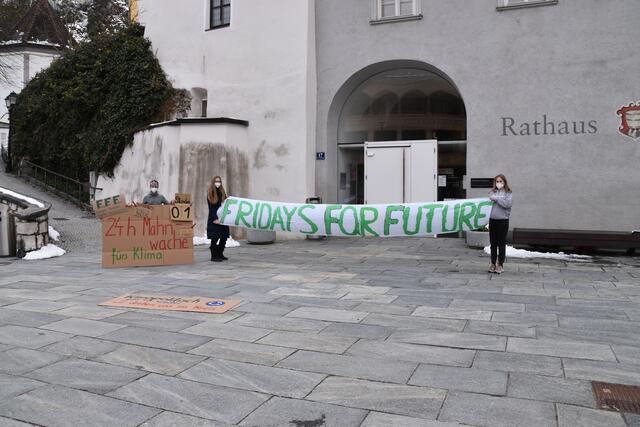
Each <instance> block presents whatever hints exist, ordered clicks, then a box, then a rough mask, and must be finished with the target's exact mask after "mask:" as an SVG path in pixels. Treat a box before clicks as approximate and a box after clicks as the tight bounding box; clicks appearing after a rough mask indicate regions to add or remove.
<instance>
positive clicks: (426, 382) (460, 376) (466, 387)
mask: <svg viewBox="0 0 640 427" xmlns="http://www.w3.org/2000/svg"><path fill="white" fill-rule="evenodd" d="M407 384H410V385H417V386H427V387H435V388H443V389H446V390H458V391H468V392H472V393H483V394H491V395H496V396H504V395H505V394H506V393H507V374H506V373H505V372H499V371H489V370H484V369H476V368H455V367H449V366H437V365H420V366H418V369H416V371H415V372H414V374H413V375H412V376H411V379H410V380H409V382H408V383H407Z"/></svg>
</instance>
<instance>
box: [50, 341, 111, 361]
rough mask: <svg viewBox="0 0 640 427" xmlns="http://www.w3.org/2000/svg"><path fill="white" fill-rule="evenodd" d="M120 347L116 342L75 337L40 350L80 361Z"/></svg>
mask: <svg viewBox="0 0 640 427" xmlns="http://www.w3.org/2000/svg"><path fill="white" fill-rule="evenodd" d="M122 345H123V344H120V343H116V342H111V341H103V340H100V339H95V338H89V337H82V336H77V337H71V338H67V339H66V340H62V341H58V342H57V343H55V344H51V345H48V346H46V347H42V348H41V350H44V351H48V352H51V353H57V354H63V355H66V356H74V357H77V358H80V359H92V358H94V357H96V356H99V355H101V354H104V353H108V352H110V351H113V350H115V349H116V348H118V347H120V346H122Z"/></svg>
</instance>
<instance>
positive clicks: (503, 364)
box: [473, 351, 564, 377]
mask: <svg viewBox="0 0 640 427" xmlns="http://www.w3.org/2000/svg"><path fill="white" fill-rule="evenodd" d="M473 367H474V368H479V369H494V370H498V371H505V372H524V373H530V374H538V375H546V376H552V377H561V376H563V375H564V372H563V370H562V359H560V358H559V357H550V356H535V355H529V354H520V353H504V352H497V351H479V352H478V354H477V355H476V357H475V359H474V360H473Z"/></svg>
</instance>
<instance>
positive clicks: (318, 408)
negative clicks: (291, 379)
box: [240, 397, 367, 427]
mask: <svg viewBox="0 0 640 427" xmlns="http://www.w3.org/2000/svg"><path fill="white" fill-rule="evenodd" d="M366 414H367V411H366V410H361V409H353V408H345V407H342V406H337V405H329V404H326V403H318V402H309V401H305V400H297V399H286V398H281V397H274V398H272V399H270V400H269V401H268V402H267V403H265V404H264V405H262V406H261V407H260V408H258V409H257V410H256V411H255V412H253V413H252V414H251V415H249V416H248V417H247V418H245V419H244V420H243V421H242V423H240V425H241V426H300V427H306V426H322V427H325V426H326V427H341V426H357V425H360V423H361V422H362V420H363V419H364V417H365V416H366Z"/></svg>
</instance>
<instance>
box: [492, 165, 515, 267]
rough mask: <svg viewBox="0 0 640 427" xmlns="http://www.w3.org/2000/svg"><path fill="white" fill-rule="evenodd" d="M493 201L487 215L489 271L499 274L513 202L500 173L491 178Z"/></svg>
mask: <svg viewBox="0 0 640 427" xmlns="http://www.w3.org/2000/svg"><path fill="white" fill-rule="evenodd" d="M489 199H491V201H492V202H493V206H492V207H491V215H490V216H489V240H490V242H491V264H490V265H489V273H497V274H501V273H502V272H503V271H504V267H503V266H504V259H505V257H506V255H507V254H506V250H507V232H508V231H509V216H510V215H511V206H512V204H513V199H512V192H511V188H510V187H509V184H508V183H507V178H506V177H505V176H504V175H502V174H500V175H498V176H496V177H495V178H494V179H493V189H492V190H491V192H490V193H489Z"/></svg>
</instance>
